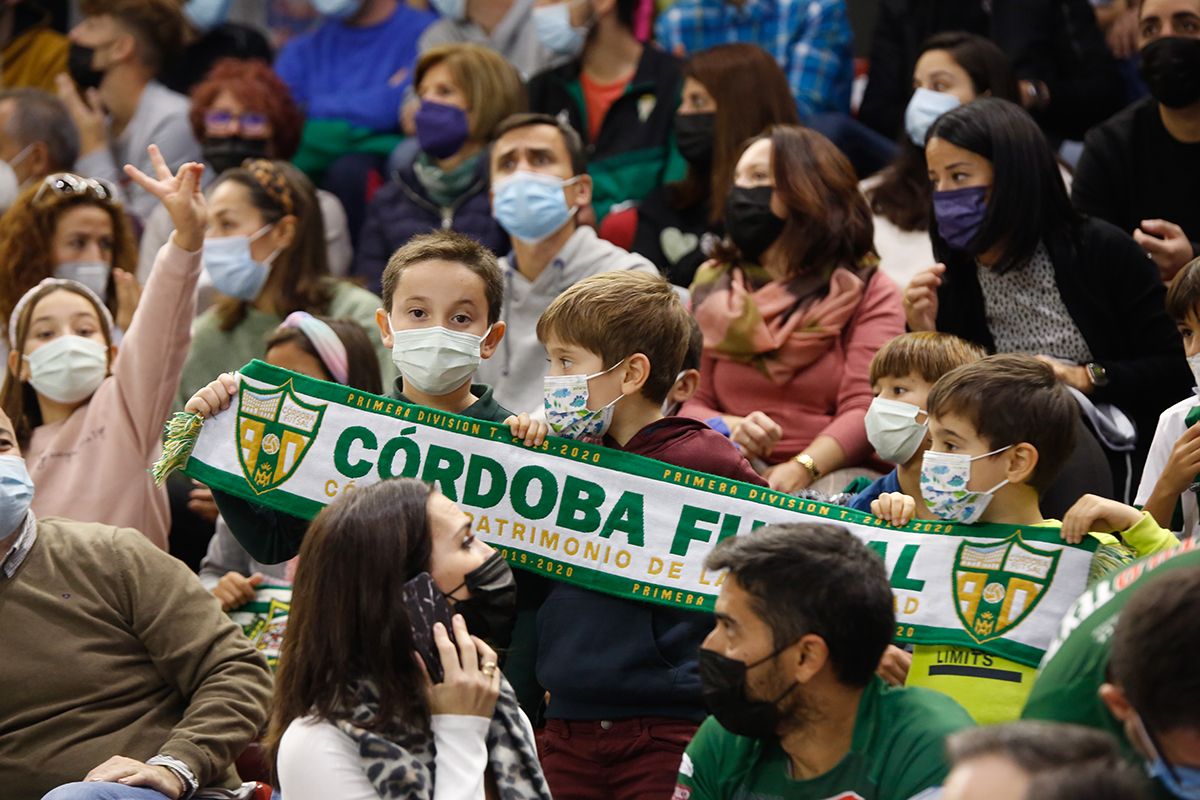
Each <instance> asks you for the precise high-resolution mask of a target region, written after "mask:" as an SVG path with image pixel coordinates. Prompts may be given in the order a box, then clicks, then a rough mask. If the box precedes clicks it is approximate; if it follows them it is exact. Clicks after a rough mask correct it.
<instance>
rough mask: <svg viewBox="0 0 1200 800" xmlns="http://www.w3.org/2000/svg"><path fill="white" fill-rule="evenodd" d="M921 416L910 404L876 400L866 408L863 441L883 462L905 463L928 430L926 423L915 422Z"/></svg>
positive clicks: (920, 412)
mask: <svg viewBox="0 0 1200 800" xmlns="http://www.w3.org/2000/svg"><path fill="white" fill-rule="evenodd" d="M924 413H925V412H924V411H922V410H921V409H919V408H917V407H916V406H914V405H913V404H912V403H902V402H900V401H899V400H888V399H887V398H884V397H876V398H875V399H874V400H872V401H871V407H870V408H868V409H867V419H866V425H867V441H869V442H870V443H871V446H872V447H874V448H875V452H876V453H878V454H879V457H880V458H882V459H883V460H884V461H890V462H892V463H893V464H907V463H908V460H909V459H910V458H912V457H913V453H915V452H917V449H918V448H919V447H920V446H921V442H923V441H925V434H926V433H927V432H928V431H929V423H928V422H917V415H918V414H924Z"/></svg>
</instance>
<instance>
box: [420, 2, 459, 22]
mask: <svg viewBox="0 0 1200 800" xmlns="http://www.w3.org/2000/svg"><path fill="white" fill-rule="evenodd" d="M429 5H431V6H433V10H434V11H436V12H438V13H439V14H441V15H442V16H443V17H445V18H446V19H463V18H464V17H466V16H467V0H429Z"/></svg>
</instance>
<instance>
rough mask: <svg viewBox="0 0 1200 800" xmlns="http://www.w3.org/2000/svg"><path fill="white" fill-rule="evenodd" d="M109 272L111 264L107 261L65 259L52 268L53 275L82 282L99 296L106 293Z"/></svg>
mask: <svg viewBox="0 0 1200 800" xmlns="http://www.w3.org/2000/svg"><path fill="white" fill-rule="evenodd" d="M111 274H112V266H111V265H110V264H109V263H108V262H107V261H67V262H65V263H62V264H59V265H58V266H57V267H55V268H54V277H56V278H63V279H64V280H68V281H75V282H76V283H82V284H83V285H84V286H86V287H87V288H89V289H91V290H92V292H93V293H94V294H95V295H96V297H101V298H103V297H104V296H105V295H106V294H107V293H108V278H109V276H110V275H111Z"/></svg>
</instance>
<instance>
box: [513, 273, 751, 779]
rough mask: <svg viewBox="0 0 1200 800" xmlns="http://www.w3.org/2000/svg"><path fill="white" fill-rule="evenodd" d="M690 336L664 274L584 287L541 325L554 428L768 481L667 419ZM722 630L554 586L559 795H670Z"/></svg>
mask: <svg viewBox="0 0 1200 800" xmlns="http://www.w3.org/2000/svg"><path fill="white" fill-rule="evenodd" d="M691 330H692V323H691V318H690V316H689V314H688V312H687V309H685V308H684V306H683V303H682V302H680V300H679V296H678V295H677V294H676V293H675V291H674V290H673V289H672V288H671V285H670V284H668V283H667V282H666V281H665V280H664V279H662V278H661V277H659V276H655V275H649V274H645V273H639V272H609V273H604V274H601V275H595V276H593V277H591V278H587V279H585V280H582V281H580V282H579V283H577V284H575V285H574V286H572V287H571V288H570V289H568V290H567V291H566V292H564V293H563V294H562V295H560V296H559V297H558V298H557V299H556V300H555V301H554V302H553V303H552V304H551V305H550V307H549V308H547V309H546V311H545V313H544V314H542V317H541V319H540V320H538V325H537V334H538V339H539V340H540V341H541V342H542V344H543V345H545V347H546V352H547V354H548V355H549V357H550V366H549V371H548V375H547V377H546V382H545V411H546V423H548V425H549V429H550V431H551V432H552V433H554V434H556V435H558V436H566V437H570V438H591V439H600V440H601V441H602V442H603V444H604V445H606V446H608V447H612V448H615V449H618V450H623V451H625V452H627V453H637V454H638V455H643V456H647V457H649V458H654V459H658V460H659V461H663V462H666V463H668V464H672V465H674V466H678V467H684V468H687V469H693V470H697V471H699V472H706V473H709V474H711V475H718V476H720V477H724V478H731V479H733V480H738V481H744V482H746V483H752V484H755V485H757V486H765V485H766V483H765V481H763V479H762V478H761V477H759V475H758V474H757V473H756V472H755V471H754V469H753V468H752V467H751V466H750V465H749V464H748V463H747V462H746V459H745V458H743V457H742V455H741V454H740V453H739V452H738V451H737V450H736V449H735V448H734V446H733V445H732V444H730V442H729V440H728V439H726V438H725V437H724V436H722V435H721V434H719V433H717V432H716V431H714V430H712V429H711V428H709V427H708V426H706V425H704V424H703V423H701V422H698V421H697V420H693V419H689V418H686V417H676V416H671V417H664V416H663V413H662V408H663V403H664V401H665V400H666V399H667V395H668V393H669V392H670V391H671V389H672V387H673V386H674V385H675V380H676V377H677V376H678V375H679V372H680V368H681V366H682V364H683V361H684V356H685V355H686V352H687V348H688V341H689V339H690V336H691ZM580 399H583V401H584V402H582V403H580V402H579V400H580ZM522 419H523V421H524V420H527V418H526V417H524V415H522ZM539 427H543V426H536V427H534V432H533V433H532V434H531V436H532V437H534V438H538V434H540V432H541V431H539V430H537V428H539ZM514 432H516V428H515V427H514ZM518 435H520V434H518ZM711 628H712V617H711V616H710V615H708V614H706V613H701V612H696V611H687V610H676V609H671V608H665V607H662V606H656V605H652V604H650V603H642V602H637V601H633V600H624V599H620V598H616V597H610V596H608V595H603V594H599V593H597V592H592V591H589V590H587V589H582V588H578V587H575V586H569V585H567V584H565V583H557V584H555V585H554V588H553V589H552V590H551V592H550V595H549V597H548V598H547V599H546V601H545V603H543V604H542V608H541V610H540V611H539V612H538V658H537V674H538V679H539V682H540V683H541V685H542V686H544V687H546V689H547V690H548V691H549V694H550V705H549V707H548V708H547V710H546V727H545V729H544V730H542V731H541V732H540V733H539V735H538V748H539V751H540V754H541V759H542V768H543V770H544V771H545V774H546V780H547V781H548V782H549V784H550V789H551V791H552V792H553V794H554V796H555V797H570V798H575V799H576V800H589V798H597V800H634V799H635V798H637V799H638V800H640V798H644V797H670V796H671V791H672V789H673V787H674V785H675V770H676V769H677V768H678V766H679V761H680V759H681V758H682V756H683V751H684V749H685V748H686V747H687V744H688V742H689V741H690V740H691V737H692V734H693V733H694V732H695V730H696V727H697V725H698V724H699V722H700V721H701V720H702V719H703V718H704V716H705V710H704V705H703V702H702V701H701V698H700V676H699V670H698V665H697V660H698V658H699V650H700V643H701V641H703V640H704V637H705V636H706V635H707V634H708V632H709V630H710V629H711Z"/></svg>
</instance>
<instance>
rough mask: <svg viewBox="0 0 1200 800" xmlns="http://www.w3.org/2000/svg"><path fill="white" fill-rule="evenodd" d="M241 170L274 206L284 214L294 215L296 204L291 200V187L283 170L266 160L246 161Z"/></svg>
mask: <svg viewBox="0 0 1200 800" xmlns="http://www.w3.org/2000/svg"><path fill="white" fill-rule="evenodd" d="M242 169H244V170H246V171H247V172H249V173H250V176H251V177H252V178H254V181H255V182H256V183H257V184H258V185H259V186H261V187H262V189H263V191H264V192H266V193H267V196H268V197H270V198H271V200H272V201H274V203H275V205H277V206H279V207H280V208H281V209H283V213H284V214H293V213H295V210H296V204H295V202H294V201H293V198H292V187H291V185H290V184H289V183H288V179H287V176H285V175H284V174H283V170H281V169H280V168H279V167H277V166H275V165H274V164H273V163H271V161H270V160H269V159H266V158H254V159H247V160H246V161H245V162H244V163H243V164H242Z"/></svg>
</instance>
